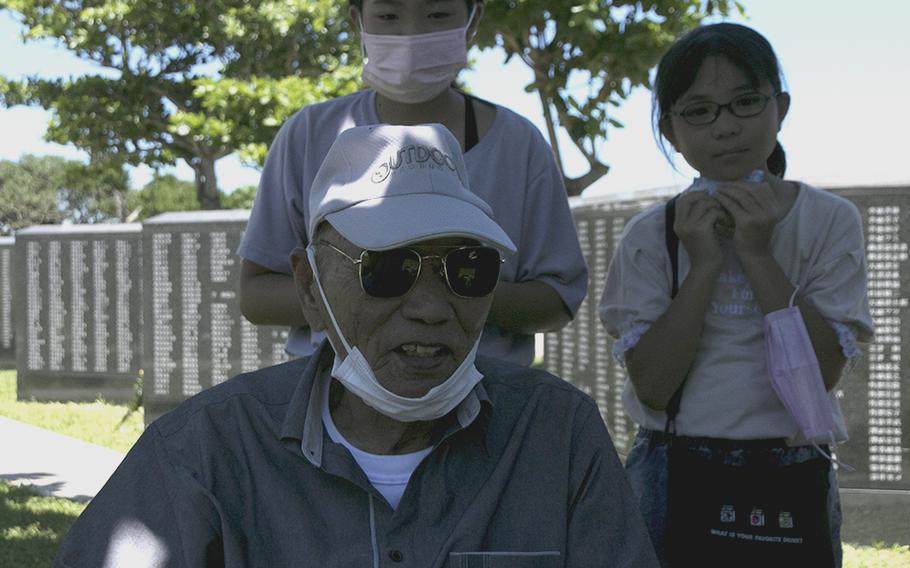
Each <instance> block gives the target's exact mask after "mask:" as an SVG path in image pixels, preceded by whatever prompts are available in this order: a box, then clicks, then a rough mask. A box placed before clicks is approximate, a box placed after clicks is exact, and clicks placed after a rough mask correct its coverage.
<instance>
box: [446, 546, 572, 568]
mask: <svg viewBox="0 0 910 568" xmlns="http://www.w3.org/2000/svg"><path fill="white" fill-rule="evenodd" d="M559 566H562V562H561V559H560V554H559V552H558V551H555V550H552V551H544V552H450V553H449V564H448V568H558V567H559Z"/></svg>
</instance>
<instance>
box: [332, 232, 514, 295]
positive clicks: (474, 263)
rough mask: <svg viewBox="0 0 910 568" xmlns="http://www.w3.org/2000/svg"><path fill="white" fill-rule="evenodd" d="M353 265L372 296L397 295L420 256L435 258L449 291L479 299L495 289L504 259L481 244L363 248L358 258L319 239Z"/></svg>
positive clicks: (407, 286) (406, 288) (414, 274)
mask: <svg viewBox="0 0 910 568" xmlns="http://www.w3.org/2000/svg"><path fill="white" fill-rule="evenodd" d="M315 244H316V245H326V246H327V247H329V248H331V249H332V250H334V251H335V252H337V253H338V254H340V255H342V256H343V257H345V258H346V259H348V260H349V261H351V262H352V263H353V264H355V265H357V267H358V270H359V273H360V286H361V288H363V291H364V292H365V293H366V294H367V295H369V296H373V297H374V298H397V297H399V296H404V295H405V294H407V293H408V292H410V291H411V288H413V287H414V283H415V282H417V278H418V277H419V276H420V270H421V268H422V267H423V261H424V259H427V260H432V259H439V260H440V261H441V264H442V274H443V276H444V277H445V281H446V285H448V287H449V290H451V291H452V293H453V294H455V295H456V296H459V297H462V298H482V297H483V296H486V295H487V294H489V293H490V292H492V291H493V289H494V288H496V282H497V281H498V280H499V266H500V264H502V263H503V262H505V261H504V260H503V259H502V258H501V257H500V256H499V251H498V250H496V249H494V248H492V247H485V246H460V245H455V246H451V247H442V248H449V249H451V250H449V251H448V252H447V253H446V254H444V255H438V254H420V253H419V252H417V251H416V250H414V249H410V248H405V247H402V248H395V249H390V250H364V251H363V252H361V253H360V258H357V259H355V258H351V257H350V256H348V255H347V254H346V253H345V252H344V251H342V250H341V249H339V248H338V247H336V246H335V245H333V244H332V243H330V242H327V241H320V242H317V243H315Z"/></svg>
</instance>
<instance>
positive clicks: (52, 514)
mask: <svg viewBox="0 0 910 568" xmlns="http://www.w3.org/2000/svg"><path fill="white" fill-rule="evenodd" d="M84 508H85V505H84V504H80V503H73V502H71V501H69V500H67V499H60V498H56V497H42V496H38V495H35V494H34V493H33V492H31V491H29V490H27V489H24V488H21V487H16V486H14V485H10V484H9V483H6V482H0V566H16V567H19V566H22V567H30V566H51V565H52V563H53V560H54V556H55V555H56V552H57V546H58V545H59V544H60V540H61V539H62V538H63V536H64V535H65V534H66V531H68V530H69V528H70V526H72V524H73V523H74V522H75V521H76V518H77V517H78V516H79V514H80V513H81V512H82V510H83V509H84Z"/></svg>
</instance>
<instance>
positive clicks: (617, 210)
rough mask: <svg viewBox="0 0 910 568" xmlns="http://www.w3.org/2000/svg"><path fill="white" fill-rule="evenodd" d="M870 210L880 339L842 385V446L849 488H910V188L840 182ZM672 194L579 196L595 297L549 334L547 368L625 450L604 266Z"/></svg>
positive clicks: (576, 203)
mask: <svg viewBox="0 0 910 568" xmlns="http://www.w3.org/2000/svg"><path fill="white" fill-rule="evenodd" d="M831 191H833V192H834V193H837V194H839V195H842V196H844V197H846V198H848V199H850V200H851V201H852V202H853V203H854V204H856V206H857V207H858V208H859V210H860V212H861V213H862V217H863V230H864V235H865V238H866V258H867V261H868V282H869V304H870V309H871V311H872V316H873V320H874V322H875V326H876V336H875V339H874V341H873V342H872V343H871V344H870V345H869V346H868V348H867V350H866V356H865V357H864V358H863V359H861V360H860V362H859V364H857V366H856V367H855V368H854V369H853V372H852V373H850V374H849V375H846V376H845V377H844V378H843V379H842V381H841V382H840V383H839V385H838V388H837V391H836V394H837V396H838V397H839V400H840V403H841V407H842V409H843V412H844V416H845V418H846V420H847V426H848V430H849V432H850V440H849V441H848V442H846V443H845V444H843V445H841V446H840V447H839V453H840V458H841V460H842V461H844V462H846V463H847V464H849V465H851V466H852V467H854V468H855V471H853V472H850V471H846V470H844V469H842V470H841V471H840V474H839V480H840V485H841V487H846V488H863V489H900V490H907V489H910V385H908V384H907V382H906V381H902V380H901V378H902V377H903V376H905V375H907V374H908V367H910V353H908V352H907V345H908V341H910V328H908V326H910V311H908V309H910V305H908V304H910V258H908V252H910V251H908V243H910V187H865V188H838V189H833V190H831ZM667 197H668V196H666V195H661V196H655V197H652V198H647V199H639V200H610V199H605V198H598V199H585V198H581V199H577V200H573V204H572V211H573V215H574V217H575V222H576V225H577V227H578V235H579V240H580V242H581V246H582V250H583V252H584V254H585V258H586V260H587V263H588V269H589V282H588V296H587V298H586V299H585V300H584V302H583V303H582V305H581V308H580V309H579V312H578V314H577V315H576V317H575V319H574V320H573V321H572V323H570V324H569V325H568V326H566V327H565V328H564V329H562V330H561V331H559V332H556V333H548V334H546V335H545V337H544V367H545V368H546V369H547V370H549V371H550V372H552V373H554V374H556V375H559V376H561V377H563V378H565V379H567V380H570V381H572V382H573V383H574V384H575V385H577V386H578V387H580V388H581V389H582V390H584V391H586V392H587V393H588V394H590V395H591V396H592V397H593V398H594V399H595V400H596V401H597V403H598V405H599V407H600V410H601V413H602V414H603V416H604V420H605V421H606V423H607V426H608V428H609V429H610V432H611V435H612V436H613V440H614V443H615V444H616V447H617V450H618V451H619V452H620V453H621V454H625V453H627V452H628V450H629V446H630V443H631V441H632V438H633V437H634V434H635V429H636V426H635V424H633V423H632V422H631V421H629V420H628V418H627V417H626V416H625V413H624V411H623V406H622V400H621V392H622V386H623V383H624V382H625V380H626V374H625V371H624V370H623V369H622V368H621V367H620V366H619V365H618V364H617V363H616V362H615V361H614V360H613V358H612V348H613V345H612V341H611V340H610V338H609V337H608V336H607V334H606V332H605V331H604V330H603V327H602V326H601V324H600V321H599V319H598V316H597V304H598V303H599V301H600V295H601V293H602V290H603V285H604V280H605V278H606V272H607V269H608V267H609V264H610V260H611V259H612V257H613V253H614V251H615V247H616V244H617V242H618V239H619V236H620V233H621V232H622V229H623V227H624V226H625V224H626V222H628V221H629V219H631V218H632V216H634V215H635V214H636V213H637V212H639V211H641V210H643V209H644V208H645V207H647V206H649V205H651V204H653V203H656V202H657V201H663V200H665V199H666V198H667Z"/></svg>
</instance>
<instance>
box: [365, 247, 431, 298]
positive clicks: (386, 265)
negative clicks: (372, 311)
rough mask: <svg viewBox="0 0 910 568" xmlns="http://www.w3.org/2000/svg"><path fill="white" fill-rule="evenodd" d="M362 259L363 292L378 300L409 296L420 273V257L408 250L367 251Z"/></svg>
mask: <svg viewBox="0 0 910 568" xmlns="http://www.w3.org/2000/svg"><path fill="white" fill-rule="evenodd" d="M362 259H363V262H362V263H361V265H360V281H361V283H362V284H363V291H364V292H366V293H367V294H369V295H370V296H373V297H376V298H395V297H397V296H403V295H405V294H407V292H408V290H410V289H411V286H412V285H413V284H414V281H415V280H416V279H417V275H418V273H419V272H420V257H419V256H418V255H417V253H415V252H414V251H412V250H408V249H403V248H401V249H393V250H383V251H366V252H365V253H364V255H363V256H362Z"/></svg>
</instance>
